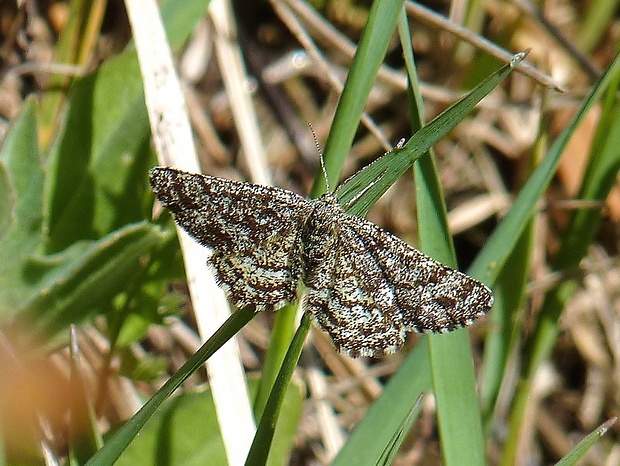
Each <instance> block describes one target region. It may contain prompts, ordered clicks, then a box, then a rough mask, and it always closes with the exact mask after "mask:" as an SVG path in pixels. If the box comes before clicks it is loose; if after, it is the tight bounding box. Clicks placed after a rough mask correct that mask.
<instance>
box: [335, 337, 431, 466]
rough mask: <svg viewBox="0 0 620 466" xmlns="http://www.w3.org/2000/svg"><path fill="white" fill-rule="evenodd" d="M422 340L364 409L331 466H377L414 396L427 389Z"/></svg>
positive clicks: (425, 347) (426, 362) (427, 368)
mask: <svg viewBox="0 0 620 466" xmlns="http://www.w3.org/2000/svg"><path fill="white" fill-rule="evenodd" d="M425 338H426V337H422V338H420V341H419V342H418V344H417V345H416V346H415V347H414V348H413V350H412V351H411V352H410V353H409V355H408V356H407V359H405V361H404V362H403V363H402V364H401V366H400V367H399V368H398V371H397V372H396V373H395V374H394V375H393V376H392V378H391V379H390V381H389V382H388V384H387V385H386V386H385V388H384V389H383V392H381V395H380V396H379V398H377V399H376V400H375V402H374V403H373V404H372V405H371V406H370V408H368V412H367V413H366V415H365V416H364V419H362V420H361V421H360V422H359V423H358V425H357V426H356V427H355V429H354V430H353V432H351V435H350V436H349V438H348V439H347V443H345V445H344V446H343V447H342V449H341V450H340V452H339V453H338V455H337V456H336V458H335V459H334V461H333V462H332V466H349V465H351V464H355V465H358V466H362V465H376V464H379V462H380V461H381V457H382V456H383V453H384V450H385V447H386V445H389V443H390V442H391V439H392V438H393V437H394V433H395V432H398V431H399V428H400V426H401V423H402V420H403V419H405V418H406V417H407V416H408V415H409V413H410V412H411V411H412V410H413V408H414V406H415V404H416V403H417V400H418V397H419V396H420V395H421V394H423V393H424V392H427V391H428V390H430V388H431V378H430V366H429V355H428V345H426V344H425V342H424V339H425ZM378 426H381V427H380V428H379V427H378Z"/></svg>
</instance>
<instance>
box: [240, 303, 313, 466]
mask: <svg viewBox="0 0 620 466" xmlns="http://www.w3.org/2000/svg"><path fill="white" fill-rule="evenodd" d="M311 324H312V317H311V316H310V314H308V313H304V314H303V316H302V318H301V322H300V323H299V327H298V328H297V332H295V335H294V336H293V341H292V342H291V346H290V347H289V350H288V352H287V353H286V356H285V357H284V361H283V363H282V367H281V368H280V372H279V373H278V376H277V377H276V380H275V382H274V384H273V388H272V389H271V393H270V394H269V399H268V400H267V404H266V405H265V410H264V412H263V416H262V417H261V419H260V422H259V423H258V426H257V429H256V435H255V436H254V441H253V442H252V446H251V447H250V451H249V453H248V457H247V459H246V462H245V464H246V465H248V466H254V465H256V466H262V465H264V464H266V462H267V458H268V456H269V450H270V448H271V442H272V440H273V434H274V432H275V430H276V423H277V422H278V416H279V415H280V408H281V407H282V403H283V401H284V395H285V394H286V391H287V390H288V387H289V384H290V382H291V378H292V377H293V371H294V370H295V366H297V361H299V356H300V355H301V350H302V349H303V347H304V342H305V341H306V336H307V335H308V331H309V330H310V325H311Z"/></svg>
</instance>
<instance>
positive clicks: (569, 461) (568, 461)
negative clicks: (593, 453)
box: [555, 417, 617, 466]
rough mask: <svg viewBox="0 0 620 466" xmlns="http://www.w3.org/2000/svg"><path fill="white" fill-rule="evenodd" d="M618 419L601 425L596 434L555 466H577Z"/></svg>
mask: <svg viewBox="0 0 620 466" xmlns="http://www.w3.org/2000/svg"><path fill="white" fill-rule="evenodd" d="M616 419H617V418H615V417H614V418H612V419H610V420H608V421H607V422H604V423H603V424H601V425H600V426H599V427H598V428H597V429H596V430H595V431H594V432H592V433H590V434H589V435H587V436H586V437H585V438H583V439H582V440H581V442H579V443H578V444H577V445H575V447H574V448H573V449H572V450H571V451H570V452H568V454H567V455H566V456H565V457H564V458H562V459H561V460H560V461H558V462H557V463H556V465H555V466H573V465H575V464H577V461H579V459H581V458H582V457H583V455H585V454H586V452H587V451H588V450H589V449H590V447H591V446H592V445H594V444H595V443H596V442H597V441H598V439H600V438H601V437H602V436H603V435H605V434H606V433H607V431H608V430H609V428H610V427H611V426H612V425H613V424H615V422H616Z"/></svg>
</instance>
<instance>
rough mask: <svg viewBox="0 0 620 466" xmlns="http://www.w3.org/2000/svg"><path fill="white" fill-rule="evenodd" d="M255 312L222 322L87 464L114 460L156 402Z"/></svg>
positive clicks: (101, 464)
mask: <svg viewBox="0 0 620 466" xmlns="http://www.w3.org/2000/svg"><path fill="white" fill-rule="evenodd" d="M255 315H256V314H255V313H254V311H253V310H252V309H250V308H244V309H240V310H238V311H237V312H235V313H233V314H232V315H231V316H230V318H229V319H228V320H227V321H226V322H224V324H223V325H222V326H221V327H220V328H219V330H218V331H217V332H216V333H214V334H213V336H212V337H211V338H209V339H208V340H207V341H206V342H205V343H204V344H203V345H202V346H201V347H200V349H199V350H198V351H196V353H195V354H194V355H193V356H192V357H191V358H189V359H188V360H187V362H186V363H185V364H183V366H181V368H180V369H179V370H178V371H177V372H176V373H175V374H174V375H173V376H172V377H170V379H168V381H167V382H166V383H165V384H164V385H163V386H162V387H161V388H160V389H159V390H158V391H157V393H155V394H154V395H153V396H152V397H151V398H150V399H149V400H148V401H147V402H146V403H145V404H144V406H142V408H140V410H139V411H138V412H137V413H136V414H135V415H134V416H133V417H132V418H131V419H130V420H129V421H127V423H125V425H124V426H123V427H121V428H120V429H119V430H118V431H117V432H116V433H115V434H114V435H113V436H112V437H111V438H110V439H108V441H107V442H106V443H105V444H104V445H103V447H102V448H101V449H100V450H99V451H97V453H96V454H95V455H94V456H93V457H92V458H91V459H90V460H89V461H88V463H86V464H87V465H89V466H104V465H105V466H108V465H110V464H112V463H114V461H116V460H117V459H118V457H119V456H120V454H121V453H122V452H123V451H124V450H125V448H127V445H129V442H131V440H132V439H133V438H134V437H135V436H136V435H138V433H139V432H140V429H141V428H142V426H144V424H145V423H146V421H148V419H149V418H150V417H151V416H152V415H153V413H154V412H155V411H156V410H157V408H158V407H159V405H161V403H162V402H163V401H164V400H165V399H166V398H168V396H170V395H171V394H172V392H174V390H176V389H177V387H179V386H180V385H181V384H182V383H183V382H184V381H185V380H186V379H187V378H188V377H189V376H190V375H192V374H193V373H194V371H196V369H198V368H199V367H200V366H201V365H202V364H204V362H205V361H206V360H207V359H209V358H210V357H211V355H213V353H215V352H216V351H217V350H218V349H219V348H220V347H221V346H222V345H223V344H224V343H226V342H227V341H228V340H230V339H231V338H232V337H233V336H234V335H235V334H236V333H237V332H239V330H241V328H243V326H244V325H245V324H247V323H248V322H249V321H250V320H251V319H252V318H253V317H254V316H255Z"/></svg>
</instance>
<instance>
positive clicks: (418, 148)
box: [336, 55, 524, 215]
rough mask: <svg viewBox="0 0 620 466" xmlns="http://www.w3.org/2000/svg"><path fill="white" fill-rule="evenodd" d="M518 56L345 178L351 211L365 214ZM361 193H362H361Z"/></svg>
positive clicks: (342, 196) (343, 200)
mask: <svg viewBox="0 0 620 466" xmlns="http://www.w3.org/2000/svg"><path fill="white" fill-rule="evenodd" d="M516 57H517V58H516V59H515V63H513V64H512V65H510V64H509V65H505V66H503V67H501V68H500V69H498V70H497V71H496V72H494V73H492V74H491V75H490V76H489V77H488V78H486V79H485V80H484V81H482V82H481V83H480V84H478V85H477V86H476V87H475V88H474V89H472V90H471V91H470V92H468V93H467V94H466V95H465V96H463V97H462V98H461V99H459V100H458V101H457V102H455V103H454V104H452V105H451V106H450V107H449V108H447V109H446V110H444V111H443V112H442V113H441V114H440V115H438V116H437V117H436V118H434V119H433V121H431V122H430V123H429V124H428V125H426V126H424V127H423V128H421V129H420V130H419V131H417V132H416V133H415V134H414V135H413V136H412V137H411V138H410V139H409V140H408V141H407V143H406V144H405V145H404V146H403V147H402V148H400V149H395V150H393V151H391V152H388V153H387V154H385V155H384V156H382V157H380V158H379V159H377V160H375V161H374V162H372V163H371V164H369V165H367V166H365V167H364V168H362V169H361V170H360V171H358V172H357V173H355V174H354V175H353V176H351V177H350V178H348V179H347V180H345V181H344V182H343V183H342V184H341V185H340V186H339V187H338V189H337V191H336V196H337V197H338V202H339V203H340V204H341V205H344V206H346V207H347V212H349V213H350V214H352V215H364V214H365V213H366V212H367V211H368V209H369V208H370V206H372V205H373V204H374V203H375V202H377V200H378V199H379V198H380V197H381V196H382V195H383V194H384V193H385V192H386V191H387V190H388V188H389V187H390V186H392V184H394V182H395V181H396V180H397V179H398V178H399V177H401V176H402V175H403V174H404V173H405V172H406V171H407V170H408V169H409V168H410V167H411V165H412V164H413V162H414V161H415V160H417V159H418V158H419V157H421V156H422V154H424V153H425V152H426V151H428V150H429V149H430V148H431V147H432V146H433V145H434V144H436V143H437V141H439V140H440V139H441V138H442V137H444V136H445V135H446V134H447V133H448V132H450V131H451V130H452V129H454V127H455V126H456V125H458V124H459V123H460V122H461V121H462V120H463V119H464V118H465V116H467V115H468V114H469V113H470V112H471V111H472V110H473V108H474V107H475V106H476V105H477V104H478V103H479V102H480V101H481V100H482V99H483V98H484V97H485V96H486V95H488V94H489V92H491V91H492V90H493V89H495V87H497V85H498V84H499V83H500V82H502V80H504V79H505V78H506V76H508V74H509V73H510V72H511V71H512V70H513V69H514V66H515V64H516V63H518V62H520V61H521V60H522V59H523V58H524V56H522V55H519V56H516ZM361 192H363V196H360V193H361Z"/></svg>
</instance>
